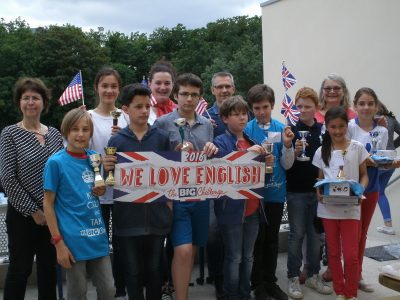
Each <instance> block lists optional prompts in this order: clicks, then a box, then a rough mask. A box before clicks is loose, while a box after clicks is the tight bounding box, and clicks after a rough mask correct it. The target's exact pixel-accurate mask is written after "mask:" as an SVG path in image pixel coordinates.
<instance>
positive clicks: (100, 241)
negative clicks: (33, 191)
mask: <svg viewBox="0 0 400 300" xmlns="http://www.w3.org/2000/svg"><path fill="white" fill-rule="evenodd" d="M93 153H95V152H94V151H91V150H87V154H88V155H90V154H93ZM43 177H44V190H45V191H52V192H54V193H55V194H56V197H55V203H54V209H55V214H56V217H57V223H58V228H59V230H60V233H61V235H62V237H63V240H64V242H65V244H66V245H67V247H68V249H69V250H70V251H71V253H72V255H73V256H74V258H75V260H77V261H80V260H90V259H95V258H98V257H103V256H107V255H108V254H109V248H108V238H107V233H106V229H105V226H104V222H103V218H102V216H101V211H100V206H99V200H98V199H97V198H96V197H95V196H93V194H92V188H93V184H94V172H93V168H92V166H91V165H90V162H89V158H85V159H80V158H76V157H72V156H71V155H70V154H68V153H67V152H66V150H65V149H63V150H61V151H59V152H57V153H55V154H54V155H52V156H51V157H50V158H49V160H48V161H47V163H46V166H45V169H44V173H43Z"/></svg>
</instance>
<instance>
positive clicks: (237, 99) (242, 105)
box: [219, 95, 249, 117]
mask: <svg viewBox="0 0 400 300" xmlns="http://www.w3.org/2000/svg"><path fill="white" fill-rule="evenodd" d="M242 111H244V112H246V113H247V112H248V111H249V105H248V104H247V102H246V101H244V99H243V97H242V96H239V95H237V96H232V97H230V98H228V99H226V100H225V101H224V102H222V105H221V107H220V108H219V115H220V116H221V117H229V115H230V114H231V113H232V112H242Z"/></svg>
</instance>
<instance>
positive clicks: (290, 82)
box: [282, 63, 297, 90]
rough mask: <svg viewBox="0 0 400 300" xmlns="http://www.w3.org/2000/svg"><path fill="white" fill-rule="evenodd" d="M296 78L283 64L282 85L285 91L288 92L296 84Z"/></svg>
mask: <svg viewBox="0 0 400 300" xmlns="http://www.w3.org/2000/svg"><path fill="white" fill-rule="evenodd" d="M296 81H297V80H296V78H294V76H293V74H292V73H290V72H289V70H288V69H287V68H286V66H285V64H284V63H282V83H283V87H284V88H285V90H288V89H289V88H291V87H292V86H294V84H295V83H296Z"/></svg>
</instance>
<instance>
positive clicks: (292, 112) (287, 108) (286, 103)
mask: <svg viewBox="0 0 400 300" xmlns="http://www.w3.org/2000/svg"><path fill="white" fill-rule="evenodd" d="M281 114H282V115H283V116H284V117H285V118H286V119H287V120H288V121H289V122H290V123H291V124H292V125H293V126H295V125H296V123H297V121H298V120H299V114H300V111H299V110H298V109H297V106H296V105H295V104H294V103H293V101H292V99H290V97H289V96H288V94H286V93H285V97H284V98H283V100H282V109H281Z"/></svg>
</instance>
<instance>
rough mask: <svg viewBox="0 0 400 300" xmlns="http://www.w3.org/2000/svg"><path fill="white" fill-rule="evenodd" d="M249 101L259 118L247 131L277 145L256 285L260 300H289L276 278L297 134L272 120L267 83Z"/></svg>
mask: <svg viewBox="0 0 400 300" xmlns="http://www.w3.org/2000/svg"><path fill="white" fill-rule="evenodd" d="M247 101H248V103H249V105H250V107H251V109H252V111H253V113H254V116H255V119H253V120H252V121H250V122H249V123H248V124H247V127H246V129H245V130H244V132H245V133H246V134H247V135H248V136H249V137H250V138H251V139H253V140H254V141H255V142H257V143H258V144H261V143H262V142H263V141H264V140H265V139H268V141H269V142H273V143H274V147H273V154H274V157H275V160H274V166H273V173H272V174H270V175H268V174H267V175H266V177H265V196H264V213H265V215H266V218H267V223H260V229H259V233H258V238H257V242H256V245H255V250H254V265H253V276H252V283H253V286H255V288H256V289H255V294H256V297H257V298H263V297H264V296H270V297H273V298H275V299H278V300H286V299H288V296H287V295H286V294H285V293H284V292H283V291H282V290H281V289H280V287H279V286H278V285H277V284H276V281H277V280H278V279H277V278H276V276H275V272H276V265H277V259H278V248H279V229H280V224H281V219H282V214H283V208H284V204H285V200H286V171H285V170H287V169H289V168H290V167H291V166H292V165H293V161H294V150H293V147H292V140H293V138H294V134H293V132H292V131H291V130H290V127H289V126H286V127H285V125H284V124H282V123H281V122H279V121H277V120H274V119H271V113H272V110H273V108H274V104H275V95H274V91H273V90H272V89H271V88H270V87H269V86H267V85H265V84H256V85H255V86H253V87H252V88H251V89H250V90H249V92H248V93H247Z"/></svg>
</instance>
